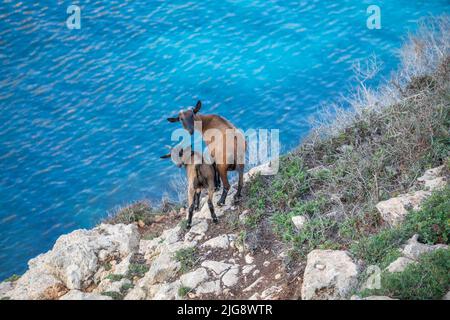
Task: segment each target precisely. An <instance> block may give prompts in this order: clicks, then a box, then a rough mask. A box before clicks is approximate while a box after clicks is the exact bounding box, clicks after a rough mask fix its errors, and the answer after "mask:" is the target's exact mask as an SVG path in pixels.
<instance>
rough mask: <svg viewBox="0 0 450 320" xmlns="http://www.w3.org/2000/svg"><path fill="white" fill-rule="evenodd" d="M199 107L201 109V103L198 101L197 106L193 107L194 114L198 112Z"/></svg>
mask: <svg viewBox="0 0 450 320" xmlns="http://www.w3.org/2000/svg"><path fill="white" fill-rule="evenodd" d="M201 107H202V102H201V101H200V100H198V101H197V104H196V105H195V107H194V109H193V111H194V113H197V112H199V111H200V108H201Z"/></svg>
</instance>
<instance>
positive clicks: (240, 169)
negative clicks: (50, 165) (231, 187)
mask: <svg viewBox="0 0 450 320" xmlns="http://www.w3.org/2000/svg"><path fill="white" fill-rule="evenodd" d="M238 173H239V182H238V187H237V191H236V194H235V195H234V203H238V202H239V201H240V199H241V191H242V186H243V184H244V168H243V167H241V166H240V167H238Z"/></svg>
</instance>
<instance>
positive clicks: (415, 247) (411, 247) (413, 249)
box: [402, 234, 448, 260]
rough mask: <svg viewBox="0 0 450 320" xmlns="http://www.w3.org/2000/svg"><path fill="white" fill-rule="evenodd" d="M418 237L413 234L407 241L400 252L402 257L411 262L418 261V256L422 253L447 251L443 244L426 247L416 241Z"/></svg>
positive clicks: (426, 245)
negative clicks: (439, 250) (438, 250)
mask: <svg viewBox="0 0 450 320" xmlns="http://www.w3.org/2000/svg"><path fill="white" fill-rule="evenodd" d="M418 239H419V235H418V234H415V235H414V236H413V237H412V238H411V239H409V240H408V242H407V243H406V245H405V247H404V248H403V250H402V255H403V256H404V257H406V258H409V259H412V260H419V258H420V256H421V255H422V254H424V253H428V252H432V251H434V250H437V249H447V248H448V246H447V245H444V244H436V245H428V244H423V243H420V242H419V241H418Z"/></svg>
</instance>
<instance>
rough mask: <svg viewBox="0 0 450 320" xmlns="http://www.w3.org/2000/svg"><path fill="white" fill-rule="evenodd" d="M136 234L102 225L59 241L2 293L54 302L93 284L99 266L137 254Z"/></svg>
mask: <svg viewBox="0 0 450 320" xmlns="http://www.w3.org/2000/svg"><path fill="white" fill-rule="evenodd" d="M138 246H139V234H138V230H137V227H136V226H134V225H123V224H117V225H107V224H102V225H100V226H99V227H97V228H94V229H92V230H84V229H82V230H75V231H73V232H71V233H69V234H67V235H63V236H61V237H59V239H58V240H57V241H56V243H55V245H54V246H53V248H52V250H50V251H49V252H47V253H44V254H41V255H39V256H37V257H36V258H34V259H32V260H30V261H29V263H28V265H29V269H28V271H27V272H25V274H24V275H23V276H22V277H20V279H19V280H17V281H16V282H15V283H14V288H13V289H12V290H10V291H8V292H6V293H5V296H8V297H10V298H11V299H18V300H22V299H57V298H59V297H61V296H63V295H64V294H65V293H67V292H68V291H69V290H82V289H85V288H87V287H88V286H90V285H91V284H93V283H94V278H95V277H94V275H95V274H96V273H97V272H99V270H100V269H101V268H102V265H103V264H104V263H106V262H108V261H111V260H120V259H122V258H124V257H126V256H128V255H129V254H130V253H133V252H136V251H137V249H138Z"/></svg>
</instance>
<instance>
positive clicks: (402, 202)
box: [376, 166, 448, 226]
mask: <svg viewBox="0 0 450 320" xmlns="http://www.w3.org/2000/svg"><path fill="white" fill-rule="evenodd" d="M447 184H448V181H447V177H446V176H445V175H444V166H440V167H436V168H433V169H429V170H427V171H425V173H424V175H423V176H421V177H419V178H418V179H417V185H418V187H419V188H421V189H423V190H417V191H411V192H409V193H407V194H402V195H399V196H397V197H394V198H391V199H388V200H385V201H381V202H379V203H378V204H377V205H376V208H377V209H378V212H379V213H380V215H381V218H382V219H383V220H384V221H385V222H387V223H388V224H389V225H391V226H397V225H399V224H401V223H402V222H403V220H404V219H405V217H406V215H407V214H408V210H411V209H413V210H418V209H420V204H421V203H422V202H423V201H424V200H425V199H426V198H428V197H429V196H430V195H431V192H432V191H435V190H439V189H442V188H444V187H445V186H446V185H447Z"/></svg>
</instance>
